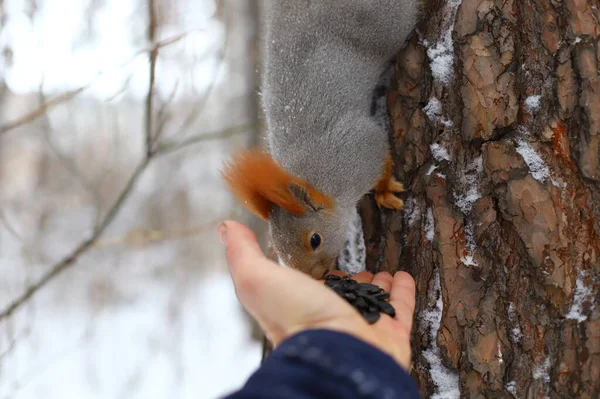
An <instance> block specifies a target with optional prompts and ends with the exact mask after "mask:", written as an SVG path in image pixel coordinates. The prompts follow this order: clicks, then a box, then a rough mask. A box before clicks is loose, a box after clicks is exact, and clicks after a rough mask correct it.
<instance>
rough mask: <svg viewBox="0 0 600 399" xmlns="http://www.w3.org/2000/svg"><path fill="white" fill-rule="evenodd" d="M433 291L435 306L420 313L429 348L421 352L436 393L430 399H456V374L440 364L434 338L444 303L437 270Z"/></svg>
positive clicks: (458, 393) (438, 351)
mask: <svg viewBox="0 0 600 399" xmlns="http://www.w3.org/2000/svg"><path fill="white" fill-rule="evenodd" d="M433 278H434V279H433V289H432V290H431V291H430V293H429V297H430V298H432V299H433V298H436V301H435V306H434V307H433V308H432V309H427V310H425V311H424V312H423V313H422V320H423V325H422V328H421V331H422V333H426V332H427V331H429V339H430V342H431V347H430V348H429V349H427V350H426V351H424V352H423V356H425V358H426V359H427V361H428V362H429V366H430V375H431V380H432V381H433V384H434V385H435V387H436V393H435V394H434V395H433V396H431V398H432V399H455V398H456V399H457V398H460V388H459V384H458V374H457V373H455V372H453V371H452V370H450V369H448V368H447V367H446V366H444V364H443V363H442V358H441V353H440V348H439V347H438V346H437V341H436V337H437V334H438V331H439V329H440V323H441V322H442V312H443V309H444V302H443V299H442V287H441V283H440V274H439V270H438V268H437V267H436V268H435V269H434V276H433Z"/></svg>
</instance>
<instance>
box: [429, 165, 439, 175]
mask: <svg viewBox="0 0 600 399" xmlns="http://www.w3.org/2000/svg"><path fill="white" fill-rule="evenodd" d="M437 168H438V166H437V165H431V166H430V167H429V169H428V170H427V176H431V174H432V173H433V171H434V170H436V169H437Z"/></svg>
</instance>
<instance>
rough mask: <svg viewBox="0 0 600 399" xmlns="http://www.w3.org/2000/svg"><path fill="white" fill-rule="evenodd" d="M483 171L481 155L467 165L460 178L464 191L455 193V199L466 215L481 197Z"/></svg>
mask: <svg viewBox="0 0 600 399" xmlns="http://www.w3.org/2000/svg"><path fill="white" fill-rule="evenodd" d="M481 172H483V158H482V157H481V156H479V157H477V158H475V159H474V160H473V162H471V163H470V164H469V165H467V168H466V169H465V171H464V174H463V176H462V177H461V179H460V185H461V186H462V191H463V192H462V193H455V200H456V205H457V206H458V208H459V209H460V210H461V212H462V213H463V214H465V215H467V214H468V213H469V212H470V211H471V209H472V208H473V205H474V204H475V202H477V200H478V199H479V198H481V193H480V192H479V187H478V180H479V174H480V173H481Z"/></svg>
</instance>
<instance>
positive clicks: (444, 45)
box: [423, 0, 462, 85]
mask: <svg viewBox="0 0 600 399" xmlns="http://www.w3.org/2000/svg"><path fill="white" fill-rule="evenodd" d="M461 3H462V0H448V1H447V3H446V4H447V7H446V10H445V15H444V18H443V27H442V32H443V33H442V36H441V38H440V40H438V42H437V43H435V45H434V46H432V47H430V46H427V47H428V48H427V56H428V57H429V61H430V66H431V74H432V75H433V78H434V79H435V80H436V81H439V82H442V83H443V84H445V85H446V84H448V83H450V79H451V78H452V67H453V66H454V42H453V41H452V32H453V31H454V24H455V21H456V13H457V11H458V7H459V6H460V4H461ZM423 43H424V44H426V45H427V44H428V43H427V42H426V41H423Z"/></svg>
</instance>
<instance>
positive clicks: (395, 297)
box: [390, 272, 416, 331]
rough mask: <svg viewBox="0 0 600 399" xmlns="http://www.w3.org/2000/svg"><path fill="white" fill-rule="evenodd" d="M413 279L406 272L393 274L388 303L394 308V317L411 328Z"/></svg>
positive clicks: (413, 305)
mask: <svg viewBox="0 0 600 399" xmlns="http://www.w3.org/2000/svg"><path fill="white" fill-rule="evenodd" d="M415 294H416V289H415V280H414V279H413V278H412V276H411V275H410V274H408V273H406V272H397V273H396V274H394V281H393V282H392V289H391V291H390V303H391V304H392V306H393V307H394V309H396V319H397V320H398V321H399V322H400V323H401V324H402V325H403V326H405V327H406V329H407V330H408V331H410V330H411V329H412V322H413V315H414V312H415Z"/></svg>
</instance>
